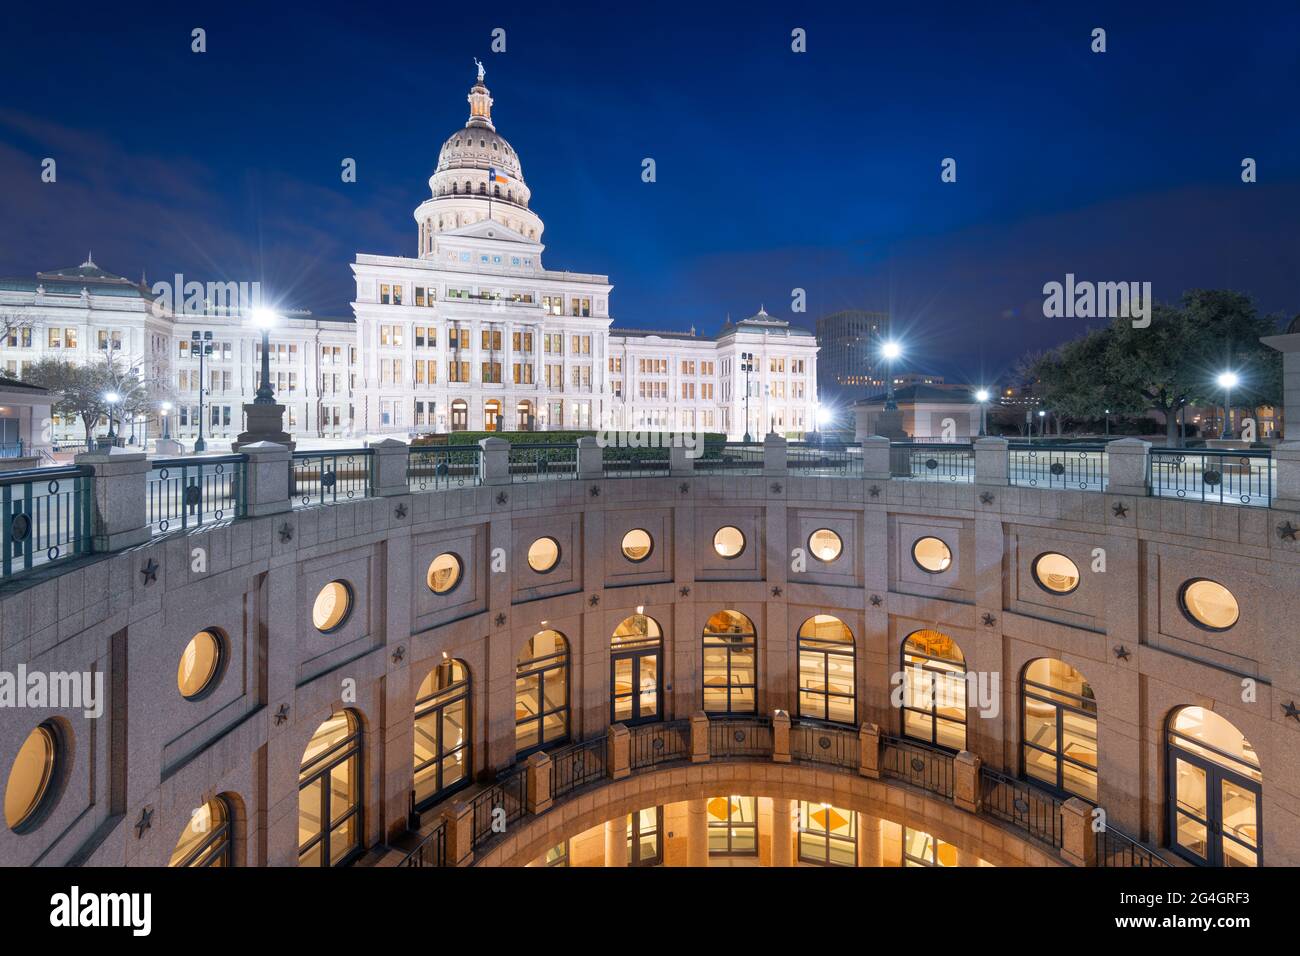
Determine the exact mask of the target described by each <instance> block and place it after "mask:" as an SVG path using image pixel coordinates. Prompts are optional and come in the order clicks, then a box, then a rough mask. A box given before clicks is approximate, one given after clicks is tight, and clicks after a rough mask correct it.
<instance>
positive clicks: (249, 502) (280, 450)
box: [240, 441, 292, 518]
mask: <svg viewBox="0 0 1300 956" xmlns="http://www.w3.org/2000/svg"><path fill="white" fill-rule="evenodd" d="M240 451H241V452H242V453H243V454H245V455H247V456H248V464H247V465H246V466H245V471H244V481H245V488H244V514H245V515H247V516H248V517H250V518H256V517H258V516H259V515H273V514H279V513H280V512H282V511H288V510H290V508H291V507H292V502H290V501H289V463H290V460H291V456H290V454H289V449H288V448H286V447H285V446H284V445H277V444H275V443H274V442H269V441H256V442H253V443H251V444H248V445H245V446H244V447H243V448H242V449H240Z"/></svg>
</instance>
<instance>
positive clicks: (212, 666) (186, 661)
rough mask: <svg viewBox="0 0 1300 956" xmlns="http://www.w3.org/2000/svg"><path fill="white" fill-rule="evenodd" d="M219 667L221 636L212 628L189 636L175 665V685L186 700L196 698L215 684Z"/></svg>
mask: <svg viewBox="0 0 1300 956" xmlns="http://www.w3.org/2000/svg"><path fill="white" fill-rule="evenodd" d="M220 669H221V636H220V635H219V634H218V633H217V632H216V631H212V630H207V631H199V633H197V634H195V635H194V636H193V637H191V638H190V642H189V643H188V644H186V645H185V650H184V651H182V652H181V660H180V663H179V664H178V665H177V666H176V686H177V688H178V689H179V690H180V692H181V696H182V697H184V698H185V699H186V700H198V699H199V698H200V697H202V696H203V695H204V694H206V693H207V692H208V691H209V690H211V689H212V688H213V687H214V686H215V685H216V679H217V672H218V671H219V670H220Z"/></svg>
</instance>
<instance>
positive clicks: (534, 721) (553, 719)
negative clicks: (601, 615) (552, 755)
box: [515, 630, 569, 756]
mask: <svg viewBox="0 0 1300 956" xmlns="http://www.w3.org/2000/svg"><path fill="white" fill-rule="evenodd" d="M568 736H569V643H568V641H567V640H566V639H565V637H564V635H563V634H561V633H560V632H559V631H552V630H545V631H538V632H537V633H536V634H534V635H533V636H532V637H530V638H529V639H528V644H527V646H525V647H524V649H523V651H522V653H520V655H519V659H518V661H516V663H515V752H516V754H518V755H520V756H522V755H524V754H526V753H528V752H531V751H533V750H536V749H538V748H541V747H544V746H546V745H547V744H554V743H558V742H561V741H563V740H565V739H566V738H567V737H568Z"/></svg>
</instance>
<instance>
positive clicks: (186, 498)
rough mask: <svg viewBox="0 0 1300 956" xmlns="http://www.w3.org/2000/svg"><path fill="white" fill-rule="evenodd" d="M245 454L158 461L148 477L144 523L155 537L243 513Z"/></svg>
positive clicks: (151, 463) (158, 459) (146, 481)
mask: <svg viewBox="0 0 1300 956" xmlns="http://www.w3.org/2000/svg"><path fill="white" fill-rule="evenodd" d="M247 468H248V457H247V456H246V455H212V456H205V457H190V458H155V459H154V460H153V461H152V462H150V469H149V474H148V475H147V476H146V478H145V486H144V487H145V520H146V521H148V522H149V527H150V528H151V529H152V530H153V532H154V533H155V534H161V533H163V532H165V531H176V530H178V529H184V528H197V527H199V526H200V525H203V524H211V523H212V522H213V521H224V520H226V519H229V518H238V517H241V516H243V514H244V504H245V492H246V489H247V482H246V474H247Z"/></svg>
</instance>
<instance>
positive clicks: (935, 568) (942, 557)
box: [912, 537, 952, 574]
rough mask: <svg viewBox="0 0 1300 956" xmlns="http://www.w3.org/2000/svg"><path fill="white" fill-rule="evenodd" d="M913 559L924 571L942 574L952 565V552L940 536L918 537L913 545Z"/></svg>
mask: <svg viewBox="0 0 1300 956" xmlns="http://www.w3.org/2000/svg"><path fill="white" fill-rule="evenodd" d="M912 560H913V561H915V562H916V566H917V567H919V568H920V569H921V570H922V571H925V572H927V573H929V574H940V573H942V572H944V571H947V570H948V568H949V567H951V566H952V552H951V551H950V550H949V549H948V546H947V545H946V544H944V543H943V542H942V541H940V540H939V539H938V538H931V537H925V538H917V539H916V543H915V544H913V545H912Z"/></svg>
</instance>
